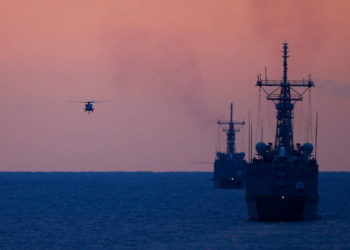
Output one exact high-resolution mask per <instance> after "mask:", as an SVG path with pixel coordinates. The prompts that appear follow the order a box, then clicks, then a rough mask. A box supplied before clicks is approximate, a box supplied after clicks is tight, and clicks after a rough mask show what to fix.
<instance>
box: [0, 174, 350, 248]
mask: <svg viewBox="0 0 350 250" xmlns="http://www.w3.org/2000/svg"><path fill="white" fill-rule="evenodd" d="M211 177H212V174H211V173H0V249H350V173H321V174H320V178H319V194H320V203H319V215H320V218H319V219H318V220H316V221H303V222H288V223H279V222H273V223H272V222H253V221H249V220H247V214H246V207H245V202H244V190H214V189H213V183H212V182H211V181H210V179H211Z"/></svg>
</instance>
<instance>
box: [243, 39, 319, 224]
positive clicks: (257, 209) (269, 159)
mask: <svg viewBox="0 0 350 250" xmlns="http://www.w3.org/2000/svg"><path fill="white" fill-rule="evenodd" d="M282 57H283V79H282V80H267V79H265V80H262V79H261V76H258V80H257V84H256V85H257V86H258V87H259V88H261V89H262V90H263V91H264V92H265V93H266V95H267V100H269V101H272V102H274V103H275V107H276V110H277V116H276V118H277V124H276V134H275V143H274V144H272V143H268V144H265V143H263V142H259V143H257V144H256V152H257V156H256V157H255V158H254V159H253V160H252V162H251V164H249V167H248V168H247V176H246V197H245V198H246V203H247V209H248V216H249V217H250V218H251V219H259V220H301V219H315V218H317V205H318V190H317V189H318V187H317V186H318V164H317V161H316V158H315V156H314V155H313V153H312V151H313V145H312V144H311V143H309V142H307V143H304V144H303V145H301V144H299V143H297V144H296V145H294V139H293V110H294V104H295V103H296V102H298V101H302V100H303V95H304V93H306V91H307V90H310V89H311V88H312V87H314V83H313V81H312V80H311V78H309V79H308V80H300V81H299V80H288V78H287V71H288V65H287V59H288V57H289V56H288V43H283V56H282ZM271 88H272V91H268V90H269V89H271Z"/></svg>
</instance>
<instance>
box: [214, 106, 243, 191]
mask: <svg viewBox="0 0 350 250" xmlns="http://www.w3.org/2000/svg"><path fill="white" fill-rule="evenodd" d="M217 124H218V125H219V126H220V125H226V126H227V128H225V129H224V132H226V137H227V146H226V152H217V153H216V159H215V162H214V177H213V181H214V187H215V188H242V187H243V186H244V175H245V167H246V165H247V162H246V161H245V160H244V156H245V154H244V153H243V152H241V153H237V152H236V145H235V140H236V132H238V131H239V128H237V127H235V125H244V121H243V122H234V121H233V103H231V112H230V120H229V121H228V122H225V121H220V120H219V121H218V122H217Z"/></svg>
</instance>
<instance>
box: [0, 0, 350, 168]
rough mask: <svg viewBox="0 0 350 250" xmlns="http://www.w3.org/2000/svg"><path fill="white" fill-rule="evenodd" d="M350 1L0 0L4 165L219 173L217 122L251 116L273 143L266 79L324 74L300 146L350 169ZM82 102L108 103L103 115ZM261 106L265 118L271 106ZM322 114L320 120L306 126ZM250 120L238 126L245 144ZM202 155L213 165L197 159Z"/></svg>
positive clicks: (305, 113)
mask: <svg viewBox="0 0 350 250" xmlns="http://www.w3.org/2000/svg"><path fill="white" fill-rule="evenodd" d="M349 11H350V2H349V1H347V0H264V1H259V0H220V1H218V0H177V1H174V0H147V1H144V0H104V1H101V0H98V1H97V0H96V1H89V0H76V1H70V0H60V1H59V0H51V1H47V0H31V1H22V0H11V1H7V0H0V35H1V39H0V98H1V106H0V112H1V114H2V115H1V118H0V119H1V120H0V123H1V130H0V162H1V164H0V171H212V168H213V166H212V164H211V163H212V162H213V161H214V159H215V152H216V150H219V149H220V150H224V148H225V135H224V134H223V133H220V130H219V128H218V127H217V125H216V121H217V119H218V118H220V119H224V120H225V119H228V118H229V117H228V116H229V105H230V102H233V103H234V118H235V119H236V120H245V121H247V119H248V112H251V114H252V121H253V126H254V129H253V139H254V143H255V142H258V141H259V140H260V138H261V133H260V134H259V131H260V129H258V128H257V124H258V121H260V120H261V119H258V118H259V117H263V118H262V120H263V121H262V124H264V125H263V129H264V133H263V135H264V138H263V139H264V140H265V141H273V140H274V139H273V138H274V130H275V118H274V115H275V113H274V108H273V106H271V104H268V103H267V102H266V101H264V96H262V97H261V105H260V108H258V103H259V97H258V93H259V91H258V88H257V87H255V83H256V77H257V74H259V73H264V70H265V67H266V68H267V77H268V79H281V77H282V58H281V50H282V43H283V42H286V41H287V42H288V43H289V51H290V54H289V55H290V57H289V59H288V60H289V61H288V63H289V65H288V66H289V71H288V77H289V79H297V80H298V79H307V78H308V76H309V75H310V74H311V76H312V79H313V80H314V82H315V85H316V87H315V88H314V89H313V90H312V98H311V101H312V108H311V110H312V115H311V116H310V115H309V108H308V107H309V105H308V104H309V101H310V99H309V96H308V95H306V98H305V100H304V102H303V103H298V104H297V105H296V109H295V121H294V125H295V142H301V143H304V142H306V141H311V142H313V141H314V138H313V137H314V136H311V135H314V133H315V113H316V112H318V115H319V124H318V132H319V134H318V145H317V158H318V162H319V168H320V170H321V171H350V163H347V161H346V158H347V154H348V148H349V146H348V142H349V141H350V133H349V128H350V115H349V110H350V80H349V69H350V63H349V58H350V50H349V48H348V46H349V44H350V30H349V27H350V18H349V17H348V13H349ZM72 100H109V102H106V103H98V104H96V111H95V112H94V114H90V115H88V114H87V113H84V112H83V110H82V109H83V106H82V105H81V104H79V103H74V102H71V101H72ZM259 114H260V115H259ZM308 117H312V122H313V125H312V129H309V130H308V129H307V128H308V126H307V124H308V123H307V122H308V121H309V118H308ZM247 144H248V133H247V128H244V127H243V128H242V129H241V132H240V133H238V134H237V140H236V145H237V149H238V150H239V151H246V150H247ZM194 162H207V163H208V164H197V163H194Z"/></svg>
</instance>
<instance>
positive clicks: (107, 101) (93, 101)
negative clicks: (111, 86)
mask: <svg viewBox="0 0 350 250" xmlns="http://www.w3.org/2000/svg"><path fill="white" fill-rule="evenodd" d="M101 102H109V100H102V101H95V100H93V101H91V103H101Z"/></svg>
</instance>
